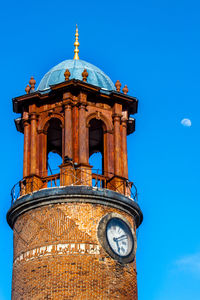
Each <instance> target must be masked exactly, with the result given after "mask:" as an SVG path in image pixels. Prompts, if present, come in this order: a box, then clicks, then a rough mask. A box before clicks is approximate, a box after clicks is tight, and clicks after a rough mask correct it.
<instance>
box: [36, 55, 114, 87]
mask: <svg viewBox="0 0 200 300" xmlns="http://www.w3.org/2000/svg"><path fill="white" fill-rule="evenodd" d="M66 69H68V70H69V71H70V73H71V75H70V79H79V80H82V75H81V74H82V73H83V70H84V69H86V70H87V72H88V78H87V82H88V83H90V84H93V85H96V86H99V87H101V88H104V89H107V90H115V86H114V84H113V82H112V81H111V79H110V78H109V77H108V76H107V75H106V74H105V73H104V72H102V71H101V70H100V69H99V68H97V67H95V66H94V65H92V64H90V63H88V62H86V61H84V60H80V59H69V60H65V61H63V62H61V63H60V64H58V65H56V66H55V67H53V68H52V69H51V70H49V72H47V73H46V74H45V75H44V77H43V78H42V80H41V81H40V84H39V86H38V88H37V90H39V91H43V90H45V89H48V88H49V87H50V85H53V84H57V83H60V82H63V81H65V76H64V73H65V71H66Z"/></svg>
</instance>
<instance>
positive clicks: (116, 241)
mask: <svg viewBox="0 0 200 300" xmlns="http://www.w3.org/2000/svg"><path fill="white" fill-rule="evenodd" d="M113 241H114V242H115V243H116V244H117V250H118V251H119V252H120V247H119V243H118V239H117V238H115V237H114V238H113Z"/></svg>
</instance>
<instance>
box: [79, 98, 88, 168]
mask: <svg viewBox="0 0 200 300" xmlns="http://www.w3.org/2000/svg"><path fill="white" fill-rule="evenodd" d="M87 143H88V141H87V127H86V112H85V104H84V103H81V105H80V106H79V163H80V164H88V161H87V157H88V155H87Z"/></svg>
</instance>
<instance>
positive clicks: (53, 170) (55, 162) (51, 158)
mask: <svg viewBox="0 0 200 300" xmlns="http://www.w3.org/2000/svg"><path fill="white" fill-rule="evenodd" d="M61 164H62V157H61V156H60V155H59V154H58V153H55V152H52V151H51V152H49V153H48V157H47V173H48V176H51V175H54V174H57V173H59V172H60V169H59V166H60V165H61Z"/></svg>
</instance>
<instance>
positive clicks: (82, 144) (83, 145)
mask: <svg viewBox="0 0 200 300" xmlns="http://www.w3.org/2000/svg"><path fill="white" fill-rule="evenodd" d="M79 103H80V104H79V121H78V145H79V165H78V168H77V172H76V175H77V178H78V179H79V181H78V184H80V185H92V172H91V166H90V165H89V162H88V157H89V155H88V148H89V147H88V143H89V139H88V132H87V131H88V128H87V126H86V105H87V95H86V94H84V93H80V95H79Z"/></svg>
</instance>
